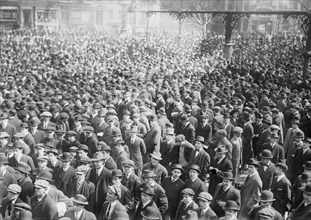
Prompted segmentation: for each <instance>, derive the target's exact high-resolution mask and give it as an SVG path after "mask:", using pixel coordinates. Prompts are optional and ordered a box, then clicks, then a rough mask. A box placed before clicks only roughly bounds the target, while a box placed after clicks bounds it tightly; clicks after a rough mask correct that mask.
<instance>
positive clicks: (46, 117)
mask: <svg viewBox="0 0 311 220" xmlns="http://www.w3.org/2000/svg"><path fill="white" fill-rule="evenodd" d="M40 117H41V119H42V121H41V123H40V124H39V125H38V129H39V130H41V131H44V130H46V129H47V128H48V127H54V128H56V125H55V124H54V123H53V122H51V121H50V119H51V118H52V114H51V113H50V112H42V113H41V115H40Z"/></svg>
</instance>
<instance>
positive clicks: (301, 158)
mask: <svg viewBox="0 0 311 220" xmlns="http://www.w3.org/2000/svg"><path fill="white" fill-rule="evenodd" d="M310 146H311V138H309V137H306V138H305V139H304V141H303V145H302V147H301V148H297V149H296V151H295V155H294V158H293V160H292V164H289V166H290V167H291V170H290V172H291V173H290V174H291V177H292V178H289V180H290V181H291V182H292V183H293V182H294V181H295V180H296V178H297V177H298V176H299V175H300V174H301V173H302V172H303V170H304V167H303V165H304V164H305V163H306V162H307V161H311V149H310Z"/></svg>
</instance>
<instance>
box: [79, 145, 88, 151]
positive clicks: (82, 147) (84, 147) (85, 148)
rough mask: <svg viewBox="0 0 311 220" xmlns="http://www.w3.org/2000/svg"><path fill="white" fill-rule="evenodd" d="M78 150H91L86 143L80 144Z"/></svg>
mask: <svg viewBox="0 0 311 220" xmlns="http://www.w3.org/2000/svg"><path fill="white" fill-rule="evenodd" d="M78 150H83V151H86V152H89V147H88V146H87V145H85V144H80V145H79V146H78Z"/></svg>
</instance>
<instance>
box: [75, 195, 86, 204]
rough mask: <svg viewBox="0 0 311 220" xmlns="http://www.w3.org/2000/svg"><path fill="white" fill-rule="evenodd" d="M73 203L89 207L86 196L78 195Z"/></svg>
mask: <svg viewBox="0 0 311 220" xmlns="http://www.w3.org/2000/svg"><path fill="white" fill-rule="evenodd" d="M72 201H73V202H74V203H76V204H80V205H88V204H89V203H88V201H87V199H86V198H85V196H84V195H82V194H77V195H75V196H74V197H73V198H72Z"/></svg>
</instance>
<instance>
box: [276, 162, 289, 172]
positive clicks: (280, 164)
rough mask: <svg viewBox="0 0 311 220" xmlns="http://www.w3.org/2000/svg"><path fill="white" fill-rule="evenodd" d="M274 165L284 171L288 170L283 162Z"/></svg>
mask: <svg viewBox="0 0 311 220" xmlns="http://www.w3.org/2000/svg"><path fill="white" fill-rule="evenodd" d="M275 166H276V167H279V168H281V169H282V170H283V171H284V172H286V171H287V170H288V167H287V165H286V164H285V163H277V164H275Z"/></svg>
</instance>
